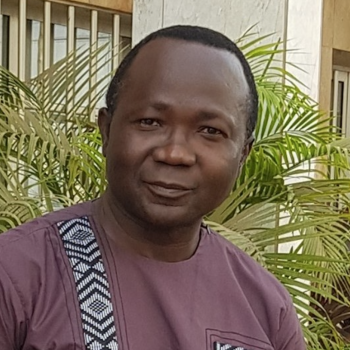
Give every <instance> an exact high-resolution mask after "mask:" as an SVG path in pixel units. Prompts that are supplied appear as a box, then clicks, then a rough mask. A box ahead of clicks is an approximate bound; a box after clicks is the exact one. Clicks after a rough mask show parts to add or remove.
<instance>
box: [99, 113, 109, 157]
mask: <svg viewBox="0 0 350 350" xmlns="http://www.w3.org/2000/svg"><path fill="white" fill-rule="evenodd" d="M111 121H112V117H111V115H110V113H109V112H108V110H107V108H101V109H100V110H99V111H98V127H99V129H100V133H101V136H102V154H103V155H104V156H106V153H107V147H108V142H109V129H110V126H111Z"/></svg>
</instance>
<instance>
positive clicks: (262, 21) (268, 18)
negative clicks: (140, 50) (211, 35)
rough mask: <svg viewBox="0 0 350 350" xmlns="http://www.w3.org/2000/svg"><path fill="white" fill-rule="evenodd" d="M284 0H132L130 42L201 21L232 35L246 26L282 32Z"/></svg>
mask: <svg viewBox="0 0 350 350" xmlns="http://www.w3.org/2000/svg"><path fill="white" fill-rule="evenodd" d="M284 4H285V0H270V1H266V0H244V1H242V0H134V9H133V44H135V43H137V42H139V41H140V40H141V39H142V38H143V37H145V36H146V35H147V34H149V33H150V32H152V31H154V30H156V29H159V28H162V27H166V26H169V25H173V24H192V25H202V26H206V27H209V28H212V29H215V30H218V31H220V32H222V33H224V34H226V35H227V36H229V37H230V38H232V39H237V38H238V37H240V36H241V35H242V34H243V33H244V32H245V31H246V30H247V29H248V28H249V27H251V26H252V25H256V28H255V30H257V31H259V32H261V33H263V34H267V33H273V32H275V33H276V35H277V36H280V37H281V36H282V35H283V29H284Z"/></svg>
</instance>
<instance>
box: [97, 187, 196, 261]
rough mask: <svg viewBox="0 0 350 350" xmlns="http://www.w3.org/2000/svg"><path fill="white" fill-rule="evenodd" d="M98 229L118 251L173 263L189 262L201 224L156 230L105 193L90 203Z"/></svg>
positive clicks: (157, 228)
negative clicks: (92, 205)
mask: <svg viewBox="0 0 350 350" xmlns="http://www.w3.org/2000/svg"><path fill="white" fill-rule="evenodd" d="M94 206H95V210H94V211H95V213H96V216H97V221H98V223H99V225H100V226H101V227H102V228H103V230H104V231H105V233H106V234H107V236H108V238H109V239H110V240H111V241H112V242H114V243H115V244H117V245H118V247H120V248H122V249H125V250H127V251H129V252H132V253H136V254H138V255H142V256H145V257H147V258H150V259H154V260H160V261H166V262H177V261H182V260H187V259H189V258H190V257H191V256H192V255H193V254H194V253H195V251H196V249H197V246H198V244H199V239H200V225H201V221H198V222H196V223H194V224H193V225H190V226H186V227H182V226H180V225H177V226H176V227H157V226H155V225H150V224H149V223H143V222H140V221H138V220H135V219H133V218H131V217H130V216H128V215H127V214H126V213H124V212H123V211H122V210H120V208H119V207H118V206H117V205H115V204H114V203H113V201H112V200H111V198H110V197H109V196H108V194H107V193H105V194H104V195H103V196H102V197H101V198H100V199H98V200H96V201H95V202H94Z"/></svg>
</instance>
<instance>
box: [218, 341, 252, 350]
mask: <svg viewBox="0 0 350 350" xmlns="http://www.w3.org/2000/svg"><path fill="white" fill-rule="evenodd" d="M214 350H247V349H245V348H242V347H241V346H232V345H230V344H223V343H218V342H215V343H214Z"/></svg>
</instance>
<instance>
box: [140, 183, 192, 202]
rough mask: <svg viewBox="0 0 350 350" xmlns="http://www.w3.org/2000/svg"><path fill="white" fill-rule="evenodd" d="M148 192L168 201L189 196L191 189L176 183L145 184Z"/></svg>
mask: <svg viewBox="0 0 350 350" xmlns="http://www.w3.org/2000/svg"><path fill="white" fill-rule="evenodd" d="M145 183H146V185H147V187H148V189H149V191H150V192H151V193H152V194H153V195H155V196H157V197H163V198H168V199H177V198H180V197H183V196H185V195H187V194H189V193H190V192H191V191H192V190H193V188H191V187H188V186H184V185H181V184H178V183H165V182H145Z"/></svg>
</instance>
